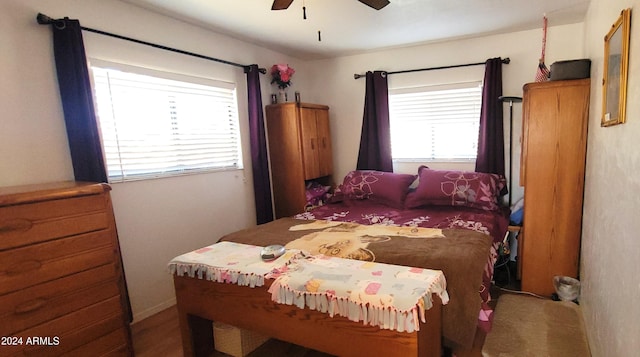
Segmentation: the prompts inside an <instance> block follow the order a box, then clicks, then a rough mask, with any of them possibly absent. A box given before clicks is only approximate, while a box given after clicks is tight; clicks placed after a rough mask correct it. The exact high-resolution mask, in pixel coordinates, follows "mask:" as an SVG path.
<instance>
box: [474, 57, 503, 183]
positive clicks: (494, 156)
mask: <svg viewBox="0 0 640 357" xmlns="http://www.w3.org/2000/svg"><path fill="white" fill-rule="evenodd" d="M500 96H502V59H501V58H499V57H498V58H491V59H488V60H487V62H486V67H485V72H484V85H483V88H482V106H481V110H480V132H479V134H478V157H477V159H476V168H475V170H476V172H486V173H494V174H499V175H503V176H504V132H503V124H502V110H503V109H502V102H501V101H500V100H499V99H498V98H499V97H500Z"/></svg>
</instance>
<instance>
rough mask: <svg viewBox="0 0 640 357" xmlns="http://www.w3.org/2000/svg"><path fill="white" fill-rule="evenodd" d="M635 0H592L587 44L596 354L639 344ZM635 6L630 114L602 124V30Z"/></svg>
mask: <svg viewBox="0 0 640 357" xmlns="http://www.w3.org/2000/svg"><path fill="white" fill-rule="evenodd" d="M638 4H639V2H638V1H637V0H591V5H590V7H589V12H588V14H587V18H586V20H585V49H586V54H587V56H588V57H589V58H591V60H592V67H591V75H592V78H593V80H592V83H591V107H590V115H589V116H590V119H589V138H588V150H587V171H586V180H585V185H586V187H585V200H584V218H583V231H582V256H581V269H580V274H581V281H582V297H581V300H580V304H581V306H582V308H583V312H584V317H585V321H586V325H587V327H588V329H587V330H588V335H589V344H590V346H591V352H592V355H593V356H594V357H597V356H635V355H637V354H638V351H639V350H640V339H638V336H640V323H638V321H640V305H638V304H637V298H638V296H640V276H639V275H638V273H637V268H636V267H637V265H638V261H639V260H640V240H639V239H638V238H639V237H638V232H639V231H640V220H638V211H640V201H639V200H638V192H640V179H639V178H638V172H640V144H639V143H638V137H640V106H638V104H637V103H639V102H640V26H638V25H639V24H640V23H639V22H638V19H640V17H639V16H640V8H639V7H638V6H637V5H638ZM625 8H633V10H632V14H631V43H630V58H629V78H628V86H627V122H626V123H624V124H621V125H616V126H613V127H608V128H603V127H600V118H601V115H602V86H601V83H602V82H601V81H602V74H603V72H604V64H603V61H604V41H603V38H604V36H605V35H606V34H607V32H608V31H609V29H610V28H611V25H613V23H614V22H615V21H616V20H617V18H618V17H619V15H620V11H621V10H623V9H625Z"/></svg>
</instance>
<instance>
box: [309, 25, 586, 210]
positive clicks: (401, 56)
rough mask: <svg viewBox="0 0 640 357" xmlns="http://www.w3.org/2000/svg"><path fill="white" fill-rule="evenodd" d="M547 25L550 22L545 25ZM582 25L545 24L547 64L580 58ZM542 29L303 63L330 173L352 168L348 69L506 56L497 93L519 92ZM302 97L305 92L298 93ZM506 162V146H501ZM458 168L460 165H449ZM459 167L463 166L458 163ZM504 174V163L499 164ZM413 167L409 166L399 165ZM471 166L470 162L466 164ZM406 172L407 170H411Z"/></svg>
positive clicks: (517, 119)
mask: <svg viewBox="0 0 640 357" xmlns="http://www.w3.org/2000/svg"><path fill="white" fill-rule="evenodd" d="M551 25H553V24H552V23H551ZM582 32H583V28H582V24H574V25H565V26H556V27H553V26H551V27H550V28H549V30H548V35H547V55H546V56H547V57H546V63H547V65H548V66H550V65H551V63H553V62H555V61H559V60H566V59H577V58H582V56H583V47H582V37H583V35H582ZM541 41H542V30H541V29H539V30H532V31H523V32H516V33H510V34H505V35H495V36H487V37H480V38H474V39H465V40H459V41H449V42H442V43H436V44H425V45H420V46H413V47H405V48H394V49H387V50H383V51H376V52H370V53H365V54H360V55H354V56H348V57H341V58H334V59H328V60H321V61H312V62H309V63H307V64H305V69H306V71H307V72H308V76H309V79H310V80H311V81H312V82H314V83H315V84H316V85H315V86H313V87H311V88H309V89H308V90H309V91H310V92H311V93H310V94H311V96H312V97H315V98H319V100H320V102H321V103H326V104H328V105H329V106H330V107H331V109H330V115H331V130H332V137H333V148H334V161H335V171H336V172H335V175H334V176H335V177H336V179H338V180H339V179H340V178H341V177H343V176H344V175H345V174H346V173H347V172H349V171H350V170H353V169H355V166H356V161H357V156H358V147H359V142H360V140H359V137H360V130H361V127H362V114H363V106H364V89H365V80H364V78H361V79H358V80H355V79H354V78H353V74H354V73H360V74H364V73H365V72H366V71H368V70H371V71H373V70H385V71H401V70H408V69H415V68H428V67H439V66H446V65H454V64H465V63H477V62H484V61H485V60H486V59H488V58H492V57H502V58H505V57H509V58H510V59H511V64H509V65H503V66H502V70H503V72H502V78H503V94H504V95H509V96H519V97H521V96H522V86H523V85H524V84H525V83H527V82H532V81H533V79H534V76H535V73H536V69H537V66H538V59H539V56H540V48H541ZM483 76H484V66H475V67H463V68H456V69H446V70H437V71H427V72H415V73H410V74H395V75H391V76H390V77H389V87H390V88H399V87H410V86H415V85H417V84H418V83H419V84H422V85H424V84H434V85H435V84H442V83H451V82H464V81H470V80H482V79H483ZM302 95H303V96H305V95H308V93H302ZM504 110H505V111H504V120H505V126H504V128H505V141H506V142H508V133H509V131H508V120H509V109H508V105H507V104H505V105H504ZM513 117H514V135H513V136H514V152H513V155H514V168H513V173H514V174H513V175H514V181H513V188H514V190H513V191H514V194H513V198H514V201H515V199H516V198H518V197H521V196H522V195H523V191H522V188H521V187H519V172H520V164H519V162H520V159H519V158H520V145H519V143H520V136H521V130H522V129H521V128H522V126H521V123H522V119H521V118H522V105H521V104H515V105H514V113H513ZM505 161H507V162H508V148H507V149H506V150H505ZM454 167H455V169H458V168H459V167H460V166H454ZM463 168H464V167H463ZM505 168H506V170H507V173H508V164H507V165H505ZM401 169H403V170H413V169H415V167H412V166H406V167H402V168H401ZM470 169H473V166H471V167H470ZM416 172H417V170H416V171H410V173H416Z"/></svg>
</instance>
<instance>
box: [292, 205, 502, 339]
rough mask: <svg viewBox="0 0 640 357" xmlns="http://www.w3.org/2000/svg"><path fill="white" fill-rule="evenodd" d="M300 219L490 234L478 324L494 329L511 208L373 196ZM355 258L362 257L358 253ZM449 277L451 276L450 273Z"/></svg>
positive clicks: (325, 206) (322, 207) (303, 216)
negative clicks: (497, 273) (494, 298)
mask: <svg viewBox="0 0 640 357" xmlns="http://www.w3.org/2000/svg"><path fill="white" fill-rule="evenodd" d="M294 218H297V219H308V220H328V221H341V222H353V223H359V224H367V225H370V224H381V225H388V226H400V227H403V226H405V227H426V228H441V229H444V228H448V229H466V230H472V231H476V232H480V233H484V234H486V235H488V236H490V237H491V239H492V245H491V250H490V253H489V255H488V257H487V261H486V264H485V267H484V271H483V276H482V286H481V287H480V291H479V293H480V297H481V299H482V307H481V309H480V312H479V316H478V325H479V327H480V328H482V329H483V330H484V331H486V332H488V331H490V329H491V321H492V319H493V310H492V309H491V308H490V307H489V305H488V303H489V301H491V295H490V291H489V288H490V287H491V281H492V280H493V267H494V264H495V262H496V259H497V257H498V248H499V246H500V243H501V242H502V240H503V239H504V237H505V234H506V232H507V227H508V223H509V221H508V212H504V211H500V210H497V211H489V210H482V209H475V208H469V207H453V206H422V207H419V208H413V209H397V208H394V207H390V206H387V205H384V204H381V203H376V202H372V201H371V200H348V201H347V200H345V201H342V202H338V203H332V204H328V205H324V206H320V207H316V208H315V209H313V210H311V211H309V212H305V213H301V214H298V215H296V216H295V217H294ZM356 259H359V258H357V257H356ZM447 279H448V277H447Z"/></svg>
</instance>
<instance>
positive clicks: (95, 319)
mask: <svg viewBox="0 0 640 357" xmlns="http://www.w3.org/2000/svg"><path fill="white" fill-rule="evenodd" d="M120 304H121V302H120V298H119V297H118V296H114V297H112V298H110V299H108V300H104V301H101V302H99V303H97V304H95V305H91V306H88V307H86V308H84V309H80V310H77V311H74V312H72V313H70V314H68V315H64V316H62V317H60V318H57V319H55V320H51V321H49V322H46V323H44V324H42V325H39V326H36V327H33V328H30V329H28V330H24V331H21V332H18V333H16V334H14V335H13V336H15V337H17V338H22V341H23V344H22V345H20V346H10V347H3V348H2V349H0V356H38V357H46V356H59V355H61V354H63V353H68V352H70V351H72V350H74V349H77V348H79V347H81V346H83V345H85V344H86V343H88V342H90V341H94V340H97V339H99V338H100V337H102V336H104V335H107V334H109V333H111V332H113V331H115V330H118V329H119V328H121V327H122V321H123V316H122V306H121V305H120ZM33 336H40V337H49V338H50V339H53V338H54V337H57V340H58V343H57V344H54V345H49V346H37V345H31V346H29V345H27V344H26V341H27V338H29V337H33Z"/></svg>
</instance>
